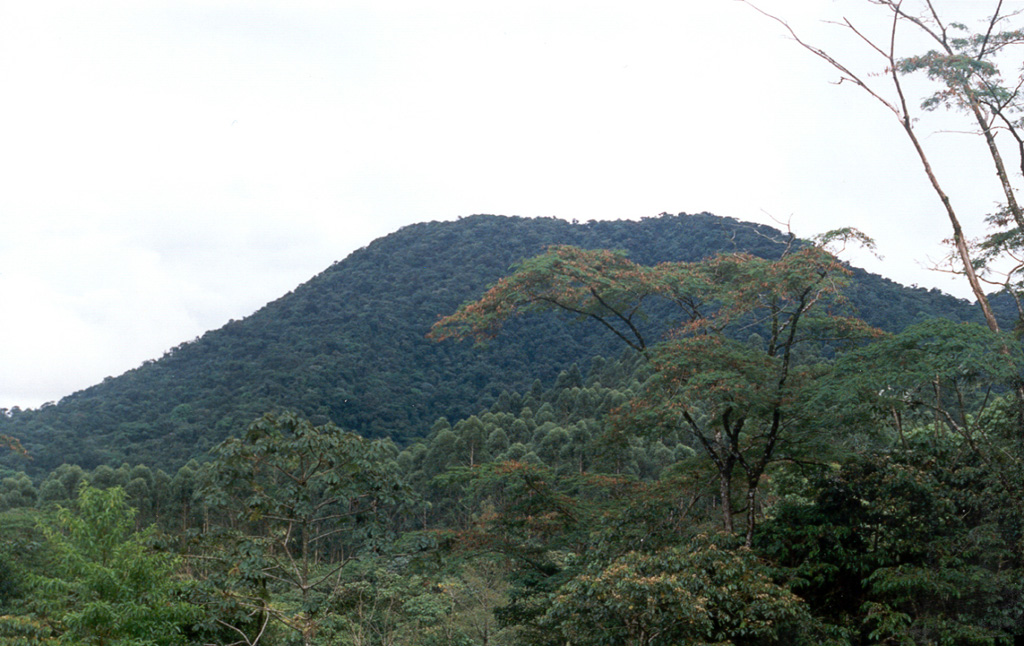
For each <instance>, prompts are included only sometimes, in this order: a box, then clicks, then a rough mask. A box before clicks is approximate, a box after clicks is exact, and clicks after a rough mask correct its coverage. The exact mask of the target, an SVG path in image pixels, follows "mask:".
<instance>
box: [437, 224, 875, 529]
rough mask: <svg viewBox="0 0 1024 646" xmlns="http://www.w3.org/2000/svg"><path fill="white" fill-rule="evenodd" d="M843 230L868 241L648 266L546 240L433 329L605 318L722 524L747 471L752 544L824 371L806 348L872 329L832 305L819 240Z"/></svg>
mask: <svg viewBox="0 0 1024 646" xmlns="http://www.w3.org/2000/svg"><path fill="white" fill-rule="evenodd" d="M848 240H853V241H862V242H865V243H870V240H868V239H867V238H866V237H864V236H863V234H860V233H859V232H857V231H855V230H852V229H847V230H842V231H837V232H833V233H831V234H828V235H826V236H823V237H822V238H821V239H820V240H819V243H818V244H816V245H811V244H801V245H796V244H795V243H793V241H791V245H790V246H789V247H788V248H787V250H786V252H785V253H784V254H783V255H782V256H781V257H780V258H778V259H776V260H766V259H763V258H758V257H755V256H751V255H749V254H739V253H737V254H723V255H719V256H716V257H714V258H710V259H708V260H704V261H699V262H692V263H687V262H665V263H661V264H659V265H656V266H653V267H649V266H643V265H638V264H636V263H633V262H631V261H630V260H628V259H627V258H626V257H625V256H624V255H622V254H619V253H614V252H612V251H605V250H598V251H588V250H582V249H576V248H573V247H551V248H550V249H549V250H548V252H547V253H545V254H543V255H541V256H537V257H535V258H532V259H530V260H527V261H525V262H524V263H522V265H521V266H520V267H519V268H518V269H517V270H516V271H515V272H514V273H513V274H512V275H510V276H508V277H506V278H503V279H501V280H500V281H498V282H497V283H496V284H495V285H494V286H493V287H491V288H490V289H489V290H488V291H487V292H486V293H485V294H484V295H483V296H482V297H480V299H479V300H477V301H475V302H471V303H468V304H465V305H463V306H462V307H460V308H459V310H458V311H457V312H455V313H454V314H452V315H450V316H447V317H444V318H442V319H441V320H439V321H438V322H437V323H436V324H435V325H434V328H433V330H432V332H431V335H432V337H433V338H435V339H437V340H443V339H448V338H463V337H473V338H476V339H477V340H483V339H485V338H488V337H491V336H494V335H495V334H496V333H497V332H498V330H499V329H500V327H501V325H502V323H504V322H505V321H506V320H508V319H509V318H510V317H512V316H515V315H517V314H519V313H521V312H524V311H536V310H556V311H562V312H567V313H570V314H573V315H575V316H576V317H578V318H579V319H582V320H591V321H595V322H596V323H598V324H599V325H601V326H603V327H604V328H605V329H607V330H608V331H610V332H611V333H612V334H614V335H615V336H617V337H618V338H619V339H620V340H622V341H623V342H624V343H626V344H627V345H628V346H629V347H630V348H632V349H633V350H635V351H637V352H638V353H641V354H642V355H643V356H645V357H646V358H647V359H648V362H649V364H650V365H651V366H652V367H653V369H654V378H653V379H652V381H651V387H650V389H649V395H648V396H647V397H646V398H644V399H642V400H640V402H639V407H640V409H641V410H642V411H644V412H645V413H650V412H652V411H654V412H655V413H657V415H658V416H660V417H661V418H662V419H663V420H666V423H668V424H674V425H676V426H677V427H680V428H682V429H685V430H686V431H688V432H689V433H690V434H691V435H692V436H693V437H694V438H695V440H696V441H697V443H698V444H699V445H700V447H701V448H702V449H703V450H704V454H705V455H706V456H707V457H708V458H709V459H710V460H711V461H712V463H713V464H714V465H715V468H716V470H717V472H718V483H719V499H720V504H721V509H722V522H723V527H724V529H725V531H727V532H732V531H733V530H734V521H733V484H734V476H735V472H736V470H737V469H739V470H741V471H742V472H743V473H744V475H745V478H744V480H745V484H746V496H745V497H746V528H745V533H746V537H747V542H748V544H749V542H750V540H751V537H752V536H753V529H754V524H755V518H756V513H757V492H758V489H759V487H760V482H761V479H762V476H763V475H764V473H765V470H766V469H767V467H768V465H769V464H770V463H771V462H772V461H773V460H774V459H775V458H776V454H777V452H778V451H779V450H780V446H781V445H783V444H785V443H786V441H787V439H788V438H787V435H791V434H795V433H796V432H797V431H798V429H799V428H800V426H801V425H804V424H806V422H808V421H809V420H810V415H809V414H808V411H807V410H804V408H805V406H806V405H807V403H808V402H810V401H813V398H812V397H809V396H807V392H808V391H809V390H811V389H813V388H814V387H815V386H816V384H817V383H818V382H819V380H820V377H821V376H822V375H823V374H824V373H825V372H827V364H825V363H823V362H821V361H818V360H817V359H816V358H815V354H814V350H815V346H816V345H818V344H821V343H823V342H828V343H832V344H835V343H837V342H841V341H844V340H849V339H855V338H864V337H867V336H871V335H874V334H876V332H875V331H874V330H872V329H871V328H869V326H867V325H865V324H864V323H863V322H861V321H860V320H858V319H855V318H853V317H850V316H844V315H842V314H841V313H840V312H839V311H837V310H836V309H835V308H836V307H837V306H838V305H839V304H840V302H841V299H840V290H841V288H842V287H843V286H844V285H845V284H846V281H847V275H848V273H849V272H848V270H846V269H845V268H844V267H843V266H842V265H841V264H840V263H839V261H838V260H837V259H836V257H835V256H834V255H832V254H831V253H830V252H829V251H827V250H826V249H825V246H826V245H827V244H829V243H831V242H835V241H844V242H845V241H848ZM666 307H668V308H674V311H675V312H676V313H677V317H676V320H677V324H676V327H675V328H674V330H672V333H671V335H670V336H668V338H667V340H664V341H660V342H658V341H657V339H658V337H659V336H660V334H662V333H664V332H665V330H658V329H654V330H648V329H646V328H645V325H644V321H645V318H646V316H647V314H648V311H649V310H652V309H656V308H666ZM741 332H746V333H747V334H749V333H750V332H759V333H761V334H763V335H764V339H763V343H761V344H758V345H751V344H743V343H740V342H737V341H735V340H733V339H734V338H735V337H736V335H737V334H739V333H741Z"/></svg>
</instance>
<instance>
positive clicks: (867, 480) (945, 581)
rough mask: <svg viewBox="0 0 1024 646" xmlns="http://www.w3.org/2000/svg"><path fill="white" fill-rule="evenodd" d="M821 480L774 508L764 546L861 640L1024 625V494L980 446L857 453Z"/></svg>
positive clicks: (962, 638) (970, 634)
mask: <svg viewBox="0 0 1024 646" xmlns="http://www.w3.org/2000/svg"><path fill="white" fill-rule="evenodd" d="M810 484H811V486H810V487H809V488H808V490H806V491H804V492H802V496H800V497H791V498H788V499H786V500H784V501H782V502H780V504H779V505H777V506H776V508H775V509H773V510H772V514H771V516H772V518H771V520H770V521H768V522H766V523H765V524H764V525H763V526H762V527H761V529H760V532H759V536H758V541H757V542H756V547H757V548H758V549H759V550H760V551H761V552H762V553H763V554H765V555H766V556H768V557H769V558H771V559H773V560H774V561H775V562H777V563H778V564H779V565H781V566H782V567H783V571H784V572H785V573H786V575H787V576H788V577H791V580H792V581H793V583H792V586H793V590H794V591H795V592H796V593H797V594H799V595H801V596H802V597H803V598H804V599H806V600H807V602H808V604H809V606H810V608H811V611H812V612H813V613H814V614H815V615H816V616H819V617H821V618H822V619H824V620H825V621H828V622H831V623H832V624H833V625H835V626H837V627H839V628H841V629H843V630H844V631H846V632H847V633H848V634H850V635H851V636H853V641H854V643H862V642H859V641H857V639H861V640H866V641H867V643H901V644H903V643H905V644H922V645H923V644H936V643H942V644H989V645H993V646H994V645H996V644H1001V643H1009V642H1008V641H1006V640H1008V639H1010V636H1012V635H1014V634H1019V631H1020V630H1021V628H1022V627H1024V623H1022V619H1024V601H1022V600H1024V596H1022V593H1024V585H1022V581H1024V579H1022V577H1021V566H1022V554H1021V543H1020V539H1021V536H1022V534H1021V520H1020V515H1019V512H1018V511H1016V509H1014V508H1016V507H1017V504H1016V503H1015V501H1014V498H1015V497H1016V496H1017V494H1016V493H1015V492H1006V491H1005V490H1004V489H1002V487H1001V485H1000V482H999V479H998V478H996V477H994V476H993V475H992V474H991V473H989V472H987V470H986V469H984V468H982V466H981V465H979V464H978V460H977V457H976V456H971V455H969V454H967V455H964V454H961V453H960V452H959V451H958V450H957V449H956V447H946V448H940V449H930V448H928V445H927V444H926V443H920V444H917V445H916V450H915V451H914V452H911V453H906V454H893V455H876V456H869V455H863V456H857V455H855V456H851V457H850V458H849V459H848V460H847V461H846V462H845V463H844V464H843V465H842V466H841V467H840V468H837V469H835V470H834V471H826V472H823V473H821V474H819V475H818V476H817V477H815V478H814V479H813V480H812V481H811V483H810ZM857 635H859V638H857V637H856V636H857Z"/></svg>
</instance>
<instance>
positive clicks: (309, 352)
mask: <svg viewBox="0 0 1024 646" xmlns="http://www.w3.org/2000/svg"><path fill="white" fill-rule="evenodd" d="M786 240H787V234H784V233H783V232H781V231H778V230H776V229H773V228H772V227H767V226H765V225H759V224H752V223H746V222H741V221H739V220H735V219H733V218H723V217H719V216H714V215H711V214H708V213H700V214H678V215H669V214H661V215H659V216H657V217H653V218H643V219H641V220H619V221H590V222H586V223H573V222H568V221H565V220H559V219H556V218H522V217H517V216H496V215H474V216H468V217H464V218H460V219H458V220H455V221H448V222H428V223H419V224H412V225H409V226H406V227H402V228H401V229H399V230H398V231H396V232H394V233H392V234H389V235H387V236H384V237H382V238H378V239H377V240H374V241H373V242H371V243H370V244H369V245H367V246H365V247H362V248H360V249H357V250H356V251H354V252H352V253H351V254H349V255H348V256H347V257H346V258H345V259H343V260H340V261H337V262H335V263H333V264H332V265H331V266H330V267H328V268H327V269H325V270H324V271H322V272H320V273H319V274H317V275H316V276H314V277H312V278H311V279H310V280H308V281H306V282H304V283H302V284H301V285H299V286H297V287H296V288H295V289H293V290H292V291H290V292H289V293H287V294H285V295H283V296H281V297H279V298H277V299H275V300H273V301H271V302H269V303H267V304H266V305H265V306H263V307H262V308H260V309H259V310H257V311H256V312H255V313H253V314H252V315H250V316H248V317H246V318H244V319H241V320H237V321H231V322H229V323H227V324H226V325H224V326H222V327H220V328H218V329H216V330H211V331H209V332H207V333H205V334H204V335H202V336H201V337H200V338H198V339H196V340H194V341H190V342H186V343H183V344H180V345H178V346H176V347H175V348H172V349H171V350H169V351H168V352H167V353H165V354H164V356H163V357H161V358H160V359H157V360H153V361H148V362H145V363H144V364H143V365H141V366H139V367H137V368H134V369H132V370H129V371H127V372H125V373H124V374H122V375H120V376H118V377H111V378H107V379H105V380H104V381H103V382H101V383H100V384H96V385H94V386H91V387H89V388H86V389H84V390H81V391H78V392H76V393H73V394H71V395H68V396H67V397H64V398H62V399H61V400H60V401H59V402H58V403H57V404H54V405H52V406H46V407H43V408H41V409H36V410H28V411H16V412H14V413H13V414H9V416H7V417H5V418H0V433H5V434H8V435H12V436H15V437H18V438H19V439H20V440H21V441H22V443H23V444H24V445H25V447H26V448H27V449H28V450H29V452H30V453H31V454H32V455H33V457H34V460H33V461H32V462H29V463H25V462H23V461H22V459H21V458H20V457H19V456H16V455H8V456H4V458H3V461H4V462H3V463H4V465H5V466H8V467H12V468H17V469H30V470H35V469H49V468H53V467H54V466H56V465H57V464H59V463H60V462H61V461H63V460H64V459H71V458H73V459H74V461H76V462H78V463H79V464H82V465H83V466H87V467H88V466H91V465H95V464H100V463H115V464H116V463H120V462H121V461H124V460H128V461H131V462H145V463H151V464H155V463H169V464H170V465H174V464H180V463H182V462H184V461H185V460H187V459H189V458H191V457H196V456H199V455H202V454H203V453H205V451H206V450H208V449H209V447H210V446H212V445H214V444H216V443H217V442H218V441H220V440H221V439H223V438H224V437H226V436H227V435H229V434H231V433H233V432H237V431H238V430H239V429H240V428H242V427H244V424H245V423H247V422H248V421H249V420H251V419H252V418H254V417H256V416H258V415H260V414H262V413H263V412H266V411H267V410H281V409H285V408H287V409H294V410H297V411H298V412H300V413H301V414H304V415H306V416H308V417H310V418H311V419H313V420H314V421H316V422H317V423H323V422H325V421H328V420H330V421H334V422H336V423H338V424H339V425H342V426H344V427H346V428H349V429H351V430H355V431H357V432H360V433H362V434H364V435H368V436H372V437H379V436H390V437H392V438H394V439H396V440H399V441H403V440H406V439H410V438H414V437H418V436H421V435H424V434H425V433H426V432H427V430H428V429H429V428H430V425H431V423H432V422H433V421H434V420H435V419H437V418H438V417H440V416H447V417H449V418H451V419H458V418H460V417H464V416H467V415H469V414H472V413H473V412H476V411H477V410H479V409H480V408H481V407H483V406H486V405H487V404H488V402H489V401H492V400H493V399H494V398H495V397H497V395H498V394H499V393H500V392H501V391H502V390H505V389H520V390H525V389H526V388H527V387H528V386H529V383H530V382H532V381H533V380H534V379H541V380H551V379H554V377H555V376H556V375H557V374H558V372H559V371H561V370H562V369H565V368H567V367H569V366H570V365H572V364H573V363H579V362H584V361H587V360H589V358H590V357H592V356H594V355H602V354H603V355H606V356H607V355H609V354H613V355H618V354H619V353H620V352H621V348H620V347H619V346H617V345H616V344H615V343H614V341H613V340H611V339H609V338H607V337H606V336H605V335H603V334H602V333H601V331H600V330H598V329H595V328H590V327H588V326H585V325H574V324H573V323H572V322H571V321H567V320H565V319H560V318H558V317H529V316H527V317H524V318H522V319H521V320H518V321H516V322H515V323H514V325H512V326H511V329H510V330H508V331H507V332H506V333H505V334H503V336H502V338H501V339H500V340H498V341H496V342H494V343H491V344H490V345H488V346H487V347H484V348H474V347H471V346H470V345H469V344H468V343H463V344H459V343H443V344H437V343H432V342H430V341H428V340H426V338H425V335H426V333H427V331H428V330H429V328H430V325H431V324H432V323H433V322H434V321H435V320H436V319H437V318H438V317H439V316H441V315H444V314H447V313H450V312H451V311H453V310H454V309H455V308H456V307H458V305H460V304H461V303H463V302H465V301H466V300H469V299H471V298H474V297H475V296H477V295H479V293H480V292H482V291H483V289H484V288H486V286H487V285H489V284H490V283H492V282H494V281H495V280H497V279H498V278H500V277H501V276H502V275H504V274H506V273H507V272H508V271H509V269H510V267H511V266H513V265H514V264H515V263H516V262H519V261H521V260H523V259H525V258H528V257H530V256H532V255H536V254H538V253H541V252H542V251H543V250H544V249H545V248H546V247H547V246H548V245H551V244H572V245H576V246H581V247H589V248H597V247H604V248H615V249H623V250H625V251H626V252H627V253H628V254H629V255H630V257H631V258H632V259H633V260H635V261H637V262H640V263H643V264H654V263H656V262H661V261H664V260H697V259H699V258H701V257H705V256H707V255H711V254H713V253H718V252H724V251H747V252H750V253H754V254H756V255H761V256H764V257H769V256H771V255H773V254H774V255H777V254H778V253H781V249H782V248H784V245H785V242H786ZM853 271H854V284H853V286H852V287H851V288H850V290H849V292H848V294H849V297H850V300H851V301H852V302H853V303H854V304H855V305H856V307H857V308H858V309H859V310H861V314H862V315H863V316H864V318H865V319H866V320H867V321H868V322H869V323H872V324H874V325H878V326H879V327H882V328H884V329H900V328H902V327H903V326H905V325H906V324H908V323H909V322H912V321H913V320H915V319H919V318H920V317H921V316H925V317H927V316H935V315H943V316H947V317H950V318H954V319H956V320H970V321H980V317H979V316H978V314H977V312H976V311H974V308H973V306H972V305H971V304H970V303H968V302H967V301H963V300H961V299H956V298H954V297H952V296H948V295H945V294H942V293H941V292H938V290H925V289H922V288H908V287H902V286H899V285H897V284H896V283H894V282H893V281H891V280H889V279H885V278H882V277H880V276H876V275H873V274H868V273H867V272H865V271H863V270H860V269H854V270H853Z"/></svg>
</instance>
